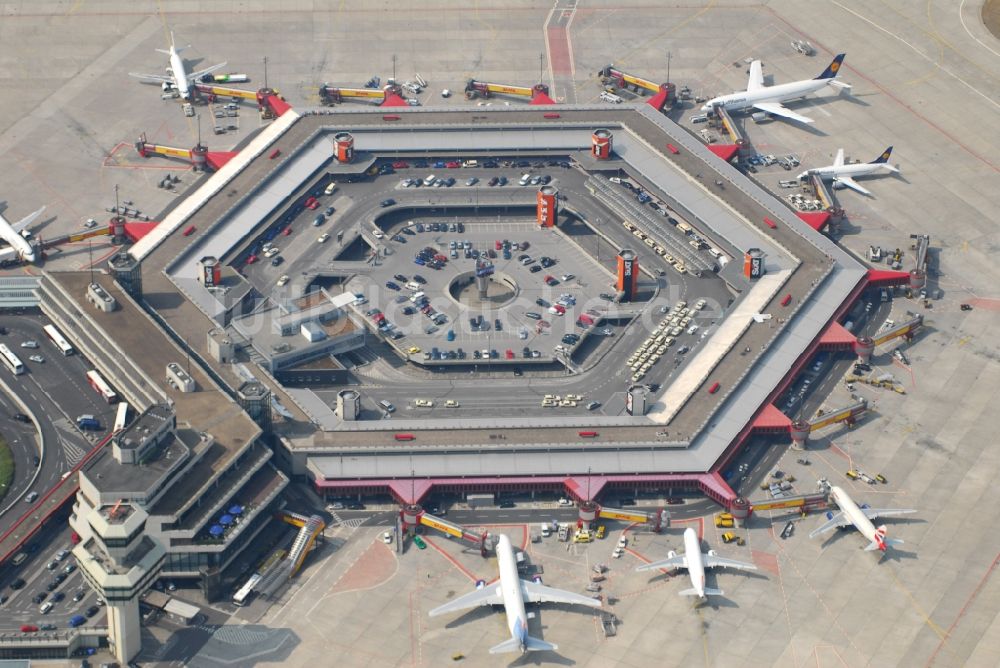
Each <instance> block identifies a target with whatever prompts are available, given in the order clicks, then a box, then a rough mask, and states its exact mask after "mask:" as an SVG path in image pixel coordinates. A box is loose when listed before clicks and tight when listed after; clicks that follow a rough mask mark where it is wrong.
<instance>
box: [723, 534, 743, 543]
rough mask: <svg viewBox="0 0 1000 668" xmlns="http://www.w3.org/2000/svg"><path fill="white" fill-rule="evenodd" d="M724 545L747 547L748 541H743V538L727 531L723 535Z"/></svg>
mask: <svg viewBox="0 0 1000 668" xmlns="http://www.w3.org/2000/svg"><path fill="white" fill-rule="evenodd" d="M722 542H723V543H736V544H737V545H746V541H745V540H743V537H742V536H737V535H736V534H734V533H733V532H732V531H727V532H726V533H724V534H722Z"/></svg>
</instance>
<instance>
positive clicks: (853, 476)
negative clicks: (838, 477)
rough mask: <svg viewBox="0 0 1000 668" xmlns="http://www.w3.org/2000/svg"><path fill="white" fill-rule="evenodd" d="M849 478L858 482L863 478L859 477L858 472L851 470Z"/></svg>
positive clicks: (848, 474) (848, 473)
mask: <svg viewBox="0 0 1000 668" xmlns="http://www.w3.org/2000/svg"><path fill="white" fill-rule="evenodd" d="M847 477H848V478H850V479H851V480H857V479H858V478H860V477H861V476H859V475H858V472H857V471H855V470H854V469H851V470H850V471H848V472H847Z"/></svg>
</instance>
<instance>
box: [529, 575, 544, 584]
mask: <svg viewBox="0 0 1000 668" xmlns="http://www.w3.org/2000/svg"><path fill="white" fill-rule="evenodd" d="M531 581H532V582H534V583H535V584H542V576H541V575H535V576H533V577H532V578H531Z"/></svg>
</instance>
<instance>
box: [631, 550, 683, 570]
mask: <svg viewBox="0 0 1000 668" xmlns="http://www.w3.org/2000/svg"><path fill="white" fill-rule="evenodd" d="M659 568H687V559H685V558H684V555H683V554H678V555H677V556H676V557H669V558H667V559H660V560H659V561H651V562H649V563H648V564H643V565H642V566H636V569H635V570H637V571H653V570H657V569H659Z"/></svg>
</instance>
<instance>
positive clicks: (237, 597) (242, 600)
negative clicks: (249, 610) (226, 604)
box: [233, 573, 261, 607]
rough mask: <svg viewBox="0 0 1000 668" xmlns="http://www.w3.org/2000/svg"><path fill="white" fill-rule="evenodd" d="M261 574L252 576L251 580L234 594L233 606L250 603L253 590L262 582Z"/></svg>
mask: <svg viewBox="0 0 1000 668" xmlns="http://www.w3.org/2000/svg"><path fill="white" fill-rule="evenodd" d="M260 580H261V576H260V573H254V574H253V575H251V576H250V579H249V580H247V581H246V584H244V585H243V586H242V587H240V590H239V591H238V592H236V593H235V594H233V605H238V606H241V607H242V606H244V605H246V604H247V603H249V602H250V597H251V596H253V588H254V587H256V586H257V584H258V583H259V582H260Z"/></svg>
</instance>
